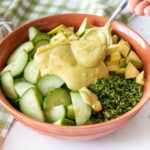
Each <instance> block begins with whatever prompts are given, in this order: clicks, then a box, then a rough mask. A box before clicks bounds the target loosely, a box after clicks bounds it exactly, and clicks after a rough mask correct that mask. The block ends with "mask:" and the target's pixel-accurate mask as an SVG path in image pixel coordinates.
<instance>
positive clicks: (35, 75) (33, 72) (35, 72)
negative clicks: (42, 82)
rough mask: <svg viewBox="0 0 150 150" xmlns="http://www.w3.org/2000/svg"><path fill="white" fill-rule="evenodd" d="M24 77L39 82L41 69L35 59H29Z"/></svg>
mask: <svg viewBox="0 0 150 150" xmlns="http://www.w3.org/2000/svg"><path fill="white" fill-rule="evenodd" d="M24 78H25V80H26V81H28V82H31V83H37V81H38V79H39V78H40V70H39V69H38V68H37V67H36V65H35V63H34V61H33V60H31V61H29V63H28V64H27V66H26V68H25V69H24Z"/></svg>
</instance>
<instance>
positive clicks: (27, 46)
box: [7, 41, 34, 64]
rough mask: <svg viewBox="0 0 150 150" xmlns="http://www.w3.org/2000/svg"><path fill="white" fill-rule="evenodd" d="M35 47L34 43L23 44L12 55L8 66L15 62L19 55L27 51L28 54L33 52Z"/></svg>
mask: <svg viewBox="0 0 150 150" xmlns="http://www.w3.org/2000/svg"><path fill="white" fill-rule="evenodd" d="M33 48H34V45H33V43H32V42H30V41H29V42H25V43H23V44H21V45H20V46H19V47H18V48H17V49H16V50H15V51H14V52H13V53H12V55H11V56H10V57H9V59H8V61H7V64H10V63H11V62H13V61H14V60H15V59H16V58H17V57H18V54H19V53H20V52H22V51H26V52H27V53H28V52H30V51H31V50H33Z"/></svg>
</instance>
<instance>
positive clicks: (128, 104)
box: [88, 72, 143, 123]
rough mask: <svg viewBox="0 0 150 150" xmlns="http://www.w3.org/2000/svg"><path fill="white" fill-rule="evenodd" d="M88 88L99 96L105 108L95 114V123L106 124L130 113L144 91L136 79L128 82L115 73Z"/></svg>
mask: <svg viewBox="0 0 150 150" xmlns="http://www.w3.org/2000/svg"><path fill="white" fill-rule="evenodd" d="M88 88H89V89H90V90H91V91H92V92H93V93H95V94H96V95H97V96H98V98H99V100H100V102H101V104H102V108H103V110H102V111H101V112H99V113H93V115H92V117H91V121H92V122H93V123H98V122H105V121H107V120H111V119H114V118H116V117H118V116H120V115H122V114H124V113H126V112H128V111H129V110H131V109H132V108H133V107H134V106H135V105H136V104H137V103H138V101H139V100H140V97H141V95H142V90H143V86H141V85H139V84H137V83H136V81H135V79H128V80H127V79H125V77H124V75H122V74H117V73H114V72H113V73H110V75H109V76H108V77H107V78H104V79H101V80H99V81H98V82H97V83H95V84H93V85H90V86H89V87H88Z"/></svg>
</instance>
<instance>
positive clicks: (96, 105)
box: [79, 87, 102, 112]
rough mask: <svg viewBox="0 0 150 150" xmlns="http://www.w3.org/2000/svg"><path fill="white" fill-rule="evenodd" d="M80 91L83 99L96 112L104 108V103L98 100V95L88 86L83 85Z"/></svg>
mask: <svg viewBox="0 0 150 150" xmlns="http://www.w3.org/2000/svg"><path fill="white" fill-rule="evenodd" d="M79 93H80V95H81V97H82V99H83V101H84V102H85V103H86V104H88V105H90V106H91V107H92V109H93V111H95V112H99V111H101V110H102V105H101V103H100V101H99V100H98V97H97V95H95V94H94V93H93V92H92V91H90V90H89V89H88V88H87V87H82V88H81V89H80V90H79Z"/></svg>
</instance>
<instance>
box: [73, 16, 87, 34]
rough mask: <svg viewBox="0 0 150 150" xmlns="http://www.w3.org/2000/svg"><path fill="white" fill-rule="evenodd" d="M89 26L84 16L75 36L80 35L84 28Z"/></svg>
mask: <svg viewBox="0 0 150 150" xmlns="http://www.w3.org/2000/svg"><path fill="white" fill-rule="evenodd" d="M88 26H89V21H88V19H87V18H85V19H84V20H83V22H82V24H81V26H80V28H79V29H78V31H77V33H76V35H77V36H82V35H83V34H84V32H85V30H86V28H87V27H88Z"/></svg>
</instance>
